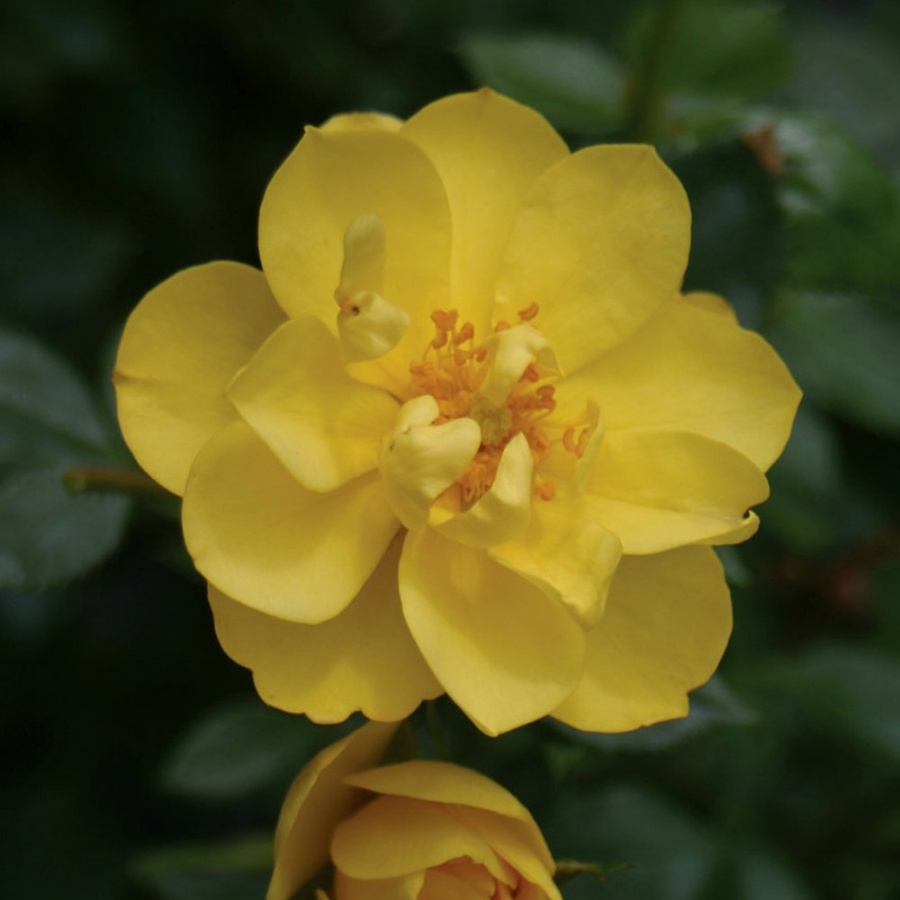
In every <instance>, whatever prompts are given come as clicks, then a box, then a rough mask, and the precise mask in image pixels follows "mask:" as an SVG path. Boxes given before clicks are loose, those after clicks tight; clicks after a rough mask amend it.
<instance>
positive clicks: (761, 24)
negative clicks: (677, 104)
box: [624, 0, 791, 97]
mask: <svg viewBox="0 0 900 900" xmlns="http://www.w3.org/2000/svg"><path fill="white" fill-rule="evenodd" d="M664 5H665V4H662V3H654V4H650V5H647V6H644V7H642V9H641V10H640V12H638V14H637V15H636V16H635V18H634V20H633V22H632V23H631V26H630V28H629V29H628V30H627V32H626V37H625V41H624V55H625V58H626V59H627V60H628V62H629V63H630V64H631V66H632V68H633V69H636V70H638V69H641V68H643V65H644V60H645V57H646V54H647V52H648V48H650V47H652V45H653V42H654V41H655V40H656V36H657V34H658V29H659V22H660V18H659V17H660V16H661V15H665V11H664V9H663V7H664ZM790 51H791V46H790V40H789V37H788V34H787V31H786V29H785V26H784V22H783V19H782V14H781V11H780V9H779V8H778V6H776V5H775V4H771V3H754V2H733V0H687V2H681V3H679V4H678V9H677V12H676V14H675V18H674V21H673V27H672V32H671V34H668V35H666V37H665V39H664V46H663V56H662V60H661V68H660V72H659V86H660V88H661V89H662V90H663V91H665V92H673V91H676V92H687V93H692V94H699V95H714V96H715V95H717V96H722V95H727V96H734V97H753V96H757V95H759V94H762V93H766V92H768V91H771V90H774V89H775V88H777V87H779V85H781V84H782V83H783V81H784V80H785V78H786V76H787V73H788V71H789V66H790V57H791V52H790Z"/></svg>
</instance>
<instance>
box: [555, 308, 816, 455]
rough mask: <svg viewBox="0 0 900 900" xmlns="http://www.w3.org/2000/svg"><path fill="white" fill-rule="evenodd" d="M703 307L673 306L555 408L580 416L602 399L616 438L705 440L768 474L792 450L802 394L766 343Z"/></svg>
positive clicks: (585, 375) (564, 392) (567, 385)
mask: <svg viewBox="0 0 900 900" xmlns="http://www.w3.org/2000/svg"><path fill="white" fill-rule="evenodd" d="M698 303H699V301H697V300H696V299H694V298H692V299H688V298H685V299H684V300H681V299H673V300H672V301H670V302H669V303H666V304H665V306H664V307H663V308H662V309H660V311H659V313H658V314H657V315H655V316H654V317H653V318H652V319H651V320H650V321H649V322H648V323H647V324H646V325H645V326H644V327H643V328H642V329H641V330H640V331H638V332H636V333H635V334H633V335H632V336H631V338H630V339H629V340H628V341H626V342H625V343H623V344H622V345H621V346H619V347H617V348H616V349H615V350H613V351H612V352H611V353H607V354H606V355H605V356H604V357H603V358H602V359H601V360H598V361H597V362H596V363H594V364H592V365H591V366H589V367H587V368H585V369H583V370H582V371H581V372H579V373H578V374H577V375H575V376H574V377H572V378H568V379H566V381H565V382H564V384H563V385H562V386H561V387H560V389H559V390H558V391H557V399H558V400H559V402H560V404H561V406H562V405H565V407H566V408H569V407H571V408H572V409H573V410H576V411H577V410H578V409H580V408H581V407H583V406H584V402H585V399H586V398H591V399H594V400H596V401H597V402H598V403H599V404H600V405H601V408H602V410H603V415H604V416H605V418H606V424H607V428H609V429H615V430H620V431H621V430H625V429H628V430H642V429H675V430H678V431H693V432H696V433H697V434H702V435H704V436H705V437H708V438H712V439H713V440H716V441H721V442H722V443H725V444H730V445H731V446H732V447H734V448H735V449H737V450H740V451H741V453H743V454H744V455H745V456H747V457H748V458H749V459H751V460H753V462H754V463H756V465H757V466H759V468H761V469H762V470H763V471H765V470H766V469H767V468H768V467H769V466H770V465H771V464H772V462H773V461H774V460H775V459H776V458H777V457H778V455H779V454H780V453H781V451H782V449H783V448H784V445H785V443H786V442H787V439H788V435H789V434H790V430H791V423H792V422H793V419H794V413H795V412H796V409H797V404H798V403H799V402H800V389H799V388H798V387H797V385H796V384H795V382H794V379H793V378H791V375H790V373H789V372H788V370H787V368H785V365H784V363H783V362H782V361H781V360H780V359H779V357H778V355H777V354H776V353H775V351H774V350H773V349H772V348H771V347H770V346H769V345H768V344H767V343H766V342H765V341H764V340H763V339H762V338H761V337H760V336H759V335H757V334H753V333H752V332H750V331H745V330H744V329H742V328H740V327H739V326H738V325H737V323H736V322H734V321H733V320H732V319H731V317H730V316H729V315H728V314H727V313H716V312H713V311H711V310H710V309H704V308H700V307H699V305H698Z"/></svg>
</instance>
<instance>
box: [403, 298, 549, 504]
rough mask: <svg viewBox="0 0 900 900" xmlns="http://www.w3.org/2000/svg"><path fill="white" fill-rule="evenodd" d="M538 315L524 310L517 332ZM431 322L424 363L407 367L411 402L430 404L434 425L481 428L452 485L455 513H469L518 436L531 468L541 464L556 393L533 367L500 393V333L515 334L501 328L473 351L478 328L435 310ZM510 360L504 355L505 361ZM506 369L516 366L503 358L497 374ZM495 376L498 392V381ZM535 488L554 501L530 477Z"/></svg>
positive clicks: (533, 310) (545, 376)
mask: <svg viewBox="0 0 900 900" xmlns="http://www.w3.org/2000/svg"><path fill="white" fill-rule="evenodd" d="M537 312H538V309H537V305H536V304H534V305H533V306H531V307H529V308H528V309H525V310H522V311H521V312H520V313H519V324H520V325H521V324H524V323H525V322H528V321H530V320H531V319H533V318H534V317H535V316H536V315H537ZM431 321H432V322H433V323H434V328H435V334H434V337H433V338H432V339H431V341H429V343H428V345H427V346H426V348H425V352H424V353H423V354H422V357H421V358H420V359H418V360H416V361H415V362H413V363H412V364H411V365H410V367H409V371H410V376H411V377H410V383H409V388H408V398H409V399H413V398H415V397H422V396H425V395H428V396H431V397H433V398H434V399H435V401H436V402H437V405H438V409H439V416H438V418H437V419H436V420H435V424H438V425H439V424H442V423H444V422H449V421H452V420H454V419H458V418H461V417H468V418H470V419H473V420H474V421H475V422H477V423H478V426H479V428H480V429H481V443H480V445H479V447H478V451H477V452H476V454H475V457H474V459H473V460H472V461H471V463H470V464H469V467H468V468H467V469H466V471H465V472H464V474H463V475H462V476H461V477H460V478H459V479H457V481H456V483H455V488H456V489H457V490H458V492H459V500H460V505H461V507H462V508H467V507H468V506H470V505H471V504H472V503H474V502H475V501H476V500H478V499H479V497H481V496H482V495H483V494H484V493H485V492H486V491H487V490H488V489H489V488H490V487H491V485H492V484H493V483H494V478H495V477H496V474H497V469H498V467H499V465H500V459H501V457H502V456H503V450H504V448H505V447H506V445H507V444H508V443H509V442H510V441H511V440H512V439H513V438H514V437H516V435H519V434H522V435H524V436H525V439H526V440H527V442H528V446H529V448H530V449H531V455H532V459H533V461H534V466H535V468H536V467H537V465H538V463H540V462H541V460H543V459H544V458H545V457H546V455H547V453H548V452H549V448H550V439H549V438H548V436H547V434H546V433H545V430H544V429H543V428H542V420H543V419H544V418H545V417H546V416H547V415H549V414H550V413H551V412H552V411H553V410H554V409H555V407H556V400H555V399H554V396H553V395H554V391H555V388H554V387H553V385H552V384H548V383H547V379H548V378H549V377H551V376H552V375H553V374H554V373H553V372H550V371H545V370H544V369H543V368H542V367H541V366H539V365H538V364H537V363H536V362H535V361H534V360H533V359H532V360H531V361H526V362H524V363H523V364H522V365H521V372H519V370H518V369H515V368H513V371H514V373H515V374H514V375H513V376H512V378H511V379H510V380H511V384H510V385H508V386H506V385H502V386H501V387H500V388H499V389H498V387H497V381H498V378H497V377H496V376H497V372H494V373H493V374H494V376H495V377H494V378H492V369H494V368H495V367H497V366H498V365H501V363H500V361H499V357H500V354H501V352H502V350H501V349H500V346H501V342H502V340H503V337H504V336H503V334H502V332H505V331H509V330H510V329H511V327H512V326H510V325H509V324H508V323H507V322H499V323H497V325H496V326H495V327H494V331H493V334H492V335H491V336H490V337H489V338H488V340H487V341H485V342H483V343H478V342H476V335H475V327H474V326H473V325H472V323H471V322H463V323H462V324H460V322H459V314H458V312H457V311H456V310H435V311H434V312H433V313H432V314H431ZM532 331H533V329H532ZM534 333H535V334H536V332H534ZM513 349H514V350H519V349H520V348H519V347H515V348H513ZM523 352H527V351H525V350H523ZM512 355H513V354H511V353H509V352H507V354H506V357H510V356H512ZM520 359H521V357H520ZM510 365H512V366H515V360H514V359H513V360H510V359H508V358H504V360H503V363H502V367H503V368H504V369H507V368H508V367H509V366H510ZM500 374H501V377H500V381H501V384H502V376H503V373H500ZM498 394H499V396H497V395H498ZM533 484H534V490H535V492H536V493H537V494H538V496H540V497H542V498H544V499H547V500H549V499H551V498H552V496H553V493H554V487H553V484H552V482H548V481H542V480H541V479H540V478H539V477H537V476H535V478H534V480H533Z"/></svg>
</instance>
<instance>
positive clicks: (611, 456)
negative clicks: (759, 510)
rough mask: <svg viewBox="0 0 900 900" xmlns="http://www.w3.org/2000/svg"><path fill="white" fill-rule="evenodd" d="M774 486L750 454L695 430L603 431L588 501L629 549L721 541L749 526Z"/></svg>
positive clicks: (640, 550)
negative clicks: (749, 518)
mask: <svg viewBox="0 0 900 900" xmlns="http://www.w3.org/2000/svg"><path fill="white" fill-rule="evenodd" d="M768 493H769V487H768V484H767V483H766V479H765V477H764V476H763V474H762V473H761V472H760V471H759V469H758V468H757V467H756V466H755V465H754V464H753V463H752V462H751V461H750V460H748V459H747V458H746V457H745V456H743V455H742V454H740V453H738V452H737V451H736V450H733V449H732V448H731V447H728V446H727V445H725V444H720V443H718V442H717V441H712V440H709V439H707V438H704V437H701V436H699V435H696V434H692V433H691V432H674V431H659V432H653V431H648V432H639V433H638V432H634V433H633V432H612V431H608V432H607V433H606V435H605V436H604V440H603V443H602V445H601V447H600V452H599V453H598V455H597V462H596V464H595V466H594V470H593V472H592V473H591V477H590V479H589V480H588V484H587V488H586V491H585V494H584V495H583V496H584V502H585V504H586V505H587V506H588V508H589V510H590V515H591V516H594V517H596V519H597V521H599V522H602V523H603V524H604V525H605V526H606V527H607V528H608V529H609V530H610V531H612V532H613V533H614V534H616V535H617V537H618V538H619V539H620V540H621V541H622V547H623V550H624V552H625V553H627V554H632V553H641V554H643V553H658V552H661V551H663V550H669V549H671V548H673V547H677V546H683V545H685V544H693V543H696V542H698V541H705V540H714V539H715V538H716V537H717V536H719V535H722V536H725V535H728V534H730V533H734V532H735V529H737V528H739V527H743V526H744V524H745V514H746V512H747V510H748V509H749V508H750V507H751V506H754V505H756V504H757V503H761V502H762V501H763V500H765V499H766V497H767V496H768Z"/></svg>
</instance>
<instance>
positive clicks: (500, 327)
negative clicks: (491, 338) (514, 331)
mask: <svg viewBox="0 0 900 900" xmlns="http://www.w3.org/2000/svg"><path fill="white" fill-rule="evenodd" d="M510 328H512V326H511V325H510V324H509V322H506V321H505V320H503V319H501V320H500V321H499V322H498V323H497V324H496V325H495V326H494V334H496V333H497V332H498V331H509V329H510Z"/></svg>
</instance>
